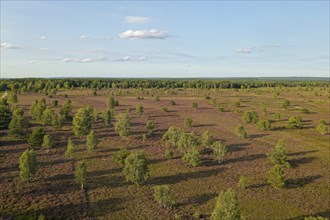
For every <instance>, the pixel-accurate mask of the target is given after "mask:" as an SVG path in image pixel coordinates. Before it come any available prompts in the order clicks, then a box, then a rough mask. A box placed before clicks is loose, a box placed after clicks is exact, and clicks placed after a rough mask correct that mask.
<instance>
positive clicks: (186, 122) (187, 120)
mask: <svg viewBox="0 0 330 220" xmlns="http://www.w3.org/2000/svg"><path fill="white" fill-rule="evenodd" d="M192 124H193V120H192V118H191V117H185V119H184V125H185V126H187V127H191V126H192Z"/></svg>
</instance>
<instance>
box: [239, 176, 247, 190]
mask: <svg viewBox="0 0 330 220" xmlns="http://www.w3.org/2000/svg"><path fill="white" fill-rule="evenodd" d="M238 186H239V187H240V188H242V189H246V188H247V186H248V179H247V178H246V177H245V176H241V177H240V178H239V181H238Z"/></svg>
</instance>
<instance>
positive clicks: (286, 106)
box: [281, 100, 291, 109]
mask: <svg viewBox="0 0 330 220" xmlns="http://www.w3.org/2000/svg"><path fill="white" fill-rule="evenodd" d="M290 105H291V103H290V102H289V100H284V101H283V102H282V103H281V108H283V109H288V108H289V107H290Z"/></svg>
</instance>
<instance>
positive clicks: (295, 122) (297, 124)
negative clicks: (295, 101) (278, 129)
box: [286, 116, 302, 129]
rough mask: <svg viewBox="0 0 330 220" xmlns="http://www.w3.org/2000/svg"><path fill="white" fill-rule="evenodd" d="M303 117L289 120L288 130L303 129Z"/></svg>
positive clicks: (294, 117)
mask: <svg viewBox="0 0 330 220" xmlns="http://www.w3.org/2000/svg"><path fill="white" fill-rule="evenodd" d="M301 127H302V124H301V117H300V116H293V117H291V118H289V120H288V123H287V125H286V128H288V129H298V128H301Z"/></svg>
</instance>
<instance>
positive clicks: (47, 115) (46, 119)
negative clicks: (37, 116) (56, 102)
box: [41, 108, 55, 125]
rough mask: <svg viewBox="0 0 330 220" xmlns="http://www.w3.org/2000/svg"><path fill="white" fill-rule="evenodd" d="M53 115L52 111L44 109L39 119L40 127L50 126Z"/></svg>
mask: <svg viewBox="0 0 330 220" xmlns="http://www.w3.org/2000/svg"><path fill="white" fill-rule="evenodd" d="M54 114H55V112H54V110H53V109H51V108H46V109H45V111H44V112H43V114H42V117H41V123H42V125H51V124H52V118H53V115H54Z"/></svg>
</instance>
